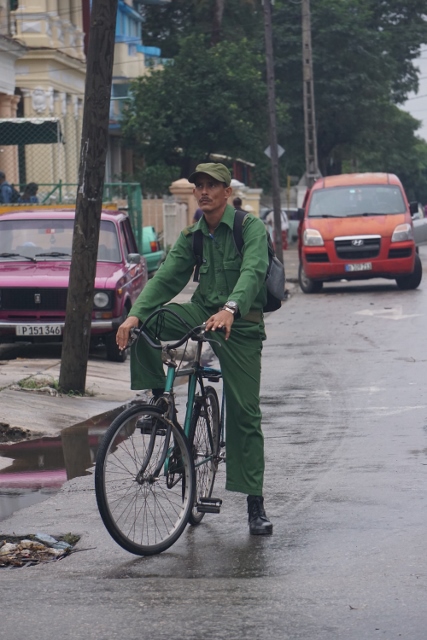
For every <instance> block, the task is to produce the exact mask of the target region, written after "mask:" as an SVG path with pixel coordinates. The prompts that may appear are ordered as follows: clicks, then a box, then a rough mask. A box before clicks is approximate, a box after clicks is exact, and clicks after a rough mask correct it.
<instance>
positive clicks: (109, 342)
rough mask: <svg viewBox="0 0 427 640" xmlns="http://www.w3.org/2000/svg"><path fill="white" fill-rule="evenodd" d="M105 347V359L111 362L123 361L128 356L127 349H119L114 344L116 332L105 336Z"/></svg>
mask: <svg viewBox="0 0 427 640" xmlns="http://www.w3.org/2000/svg"><path fill="white" fill-rule="evenodd" d="M105 348H106V351H107V360H110V361H111V362H125V360H126V358H127V357H128V350H127V349H124V350H123V351H120V349H119V347H118V346H117V344H116V332H115V331H114V333H109V334H108V336H106V338H105Z"/></svg>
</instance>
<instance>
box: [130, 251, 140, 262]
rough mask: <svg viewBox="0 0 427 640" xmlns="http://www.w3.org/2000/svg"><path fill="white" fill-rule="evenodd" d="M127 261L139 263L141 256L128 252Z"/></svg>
mask: <svg viewBox="0 0 427 640" xmlns="http://www.w3.org/2000/svg"><path fill="white" fill-rule="evenodd" d="M128 262H130V264H139V263H140V262H141V256H140V254H139V253H129V254H128Z"/></svg>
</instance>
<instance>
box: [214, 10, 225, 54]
mask: <svg viewBox="0 0 427 640" xmlns="http://www.w3.org/2000/svg"><path fill="white" fill-rule="evenodd" d="M224 5H225V0H215V4H214V11H213V17H212V35H211V46H213V47H214V46H215V45H216V44H218V42H219V41H220V40H221V27H222V16H223V15H224Z"/></svg>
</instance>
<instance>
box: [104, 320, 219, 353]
mask: <svg viewBox="0 0 427 640" xmlns="http://www.w3.org/2000/svg"><path fill="white" fill-rule="evenodd" d="M229 315H230V314H229ZM138 325H139V318H137V317H136V316H128V317H127V318H126V320H125V321H124V322H123V323H122V324H121V325H120V327H119V328H118V329H117V333H116V344H117V346H118V347H119V349H120V351H123V349H126V347H127V346H128V342H129V335H130V330H131V329H136V328H137V327H138Z"/></svg>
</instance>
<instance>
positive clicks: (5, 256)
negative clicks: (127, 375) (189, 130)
mask: <svg viewBox="0 0 427 640" xmlns="http://www.w3.org/2000/svg"><path fill="white" fill-rule="evenodd" d="M73 229H74V210H72V209H65V208H64V209H63V210H61V209H59V208H58V209H49V208H46V209H45V210H43V209H41V208H39V207H38V208H37V209H31V208H30V207H29V208H28V210H25V211H24V210H20V211H16V212H13V213H5V214H3V215H0V343H2V342H3V343H4V342H16V341H23V342H52V341H60V340H61V339H62V332H63V329H64V322H65V309H66V303H67V291H68V280H69V272H70V261H71V251H72V239H73ZM146 282H147V264H146V260H145V258H144V257H141V256H140V254H139V253H138V249H137V245H136V241H135V237H134V235H133V231H132V227H131V225H130V221H129V218H128V216H127V214H126V213H124V212H122V211H103V212H102V217H101V228H100V235H99V246H98V262H97V268H96V277H95V290H94V297H93V313H92V333H91V340H92V343H95V344H96V343H97V342H99V341H102V342H104V343H105V346H106V351H107V358H108V359H109V360H113V361H117V362H123V361H124V360H125V359H126V351H124V352H120V351H119V350H118V348H117V345H116V340H115V335H116V331H117V328H118V326H119V325H120V324H121V323H122V322H123V320H124V319H125V318H126V315H127V314H128V312H129V309H130V308H131V306H132V304H133V302H134V301H135V300H136V298H137V297H138V295H139V293H140V291H142V289H143V287H144V286H145V284H146Z"/></svg>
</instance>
